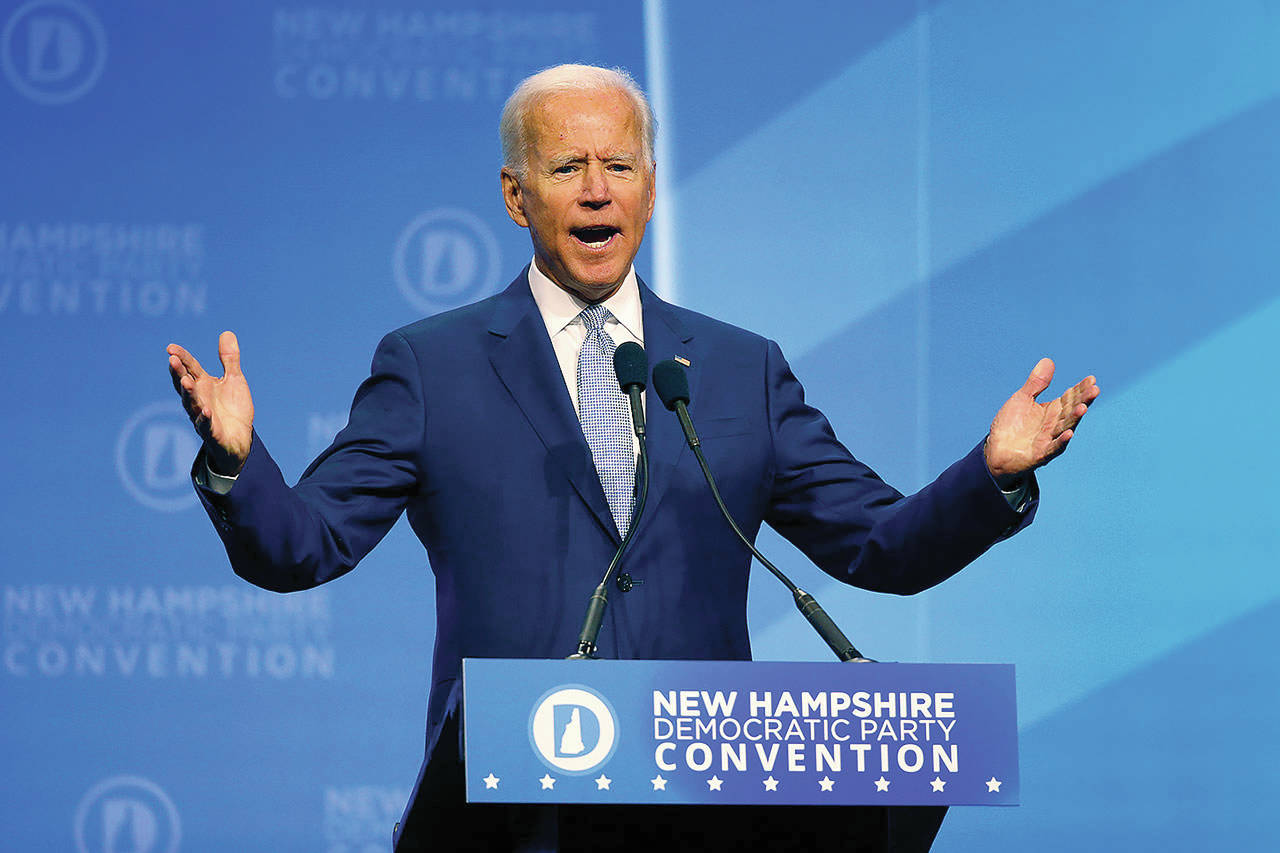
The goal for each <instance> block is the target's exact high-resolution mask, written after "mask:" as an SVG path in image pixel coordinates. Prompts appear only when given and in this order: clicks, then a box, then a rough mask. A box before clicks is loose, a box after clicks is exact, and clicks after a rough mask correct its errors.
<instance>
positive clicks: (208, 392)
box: [166, 332, 253, 475]
mask: <svg viewBox="0 0 1280 853" xmlns="http://www.w3.org/2000/svg"><path fill="white" fill-rule="evenodd" d="M166 351H167V352H168V353H169V375H170V376H171V377H172V378H173V387H174V390H175V391H177V392H178V394H179V395H180V396H181V397H182V405H183V408H185V409H186V410H187V416H188V417H190V418H191V423H192V424H194V425H195V428H196V432H198V433H199V434H200V437H201V438H202V439H204V446H205V450H206V452H207V453H208V454H209V465H210V467H211V468H212V469H213V470H214V471H215V472H216V473H218V474H226V475H233V474H239V473H240V469H241V468H243V467H244V462H245V460H246V459H248V458H249V446H250V444H251V443H252V442H253V397H251V396H250V395H249V383H248V382H246V381H245V378H244V374H243V373H241V372H240V344H239V342H238V341H237V340H236V336H235V333H233V332H223V333H222V334H221V335H220V336H219V337H218V359H219V360H220V361H221V362H222V376H221V377H215V376H211V375H209V374H208V373H206V372H205V370H204V368H203V367H201V366H200V362H198V361H196V358H195V356H193V355H192V354H191V353H189V352H187V351H186V350H185V349H183V348H182V347H180V346H178V345H177V344H169V346H168V347H167V349H166Z"/></svg>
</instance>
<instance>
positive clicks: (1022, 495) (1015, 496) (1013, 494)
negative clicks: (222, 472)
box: [210, 472, 1031, 512]
mask: <svg viewBox="0 0 1280 853" xmlns="http://www.w3.org/2000/svg"><path fill="white" fill-rule="evenodd" d="M210 473H212V472H210ZM214 476H215V477H217V476H218V475H217V474H214ZM224 479H227V478H224ZM229 479H231V480H232V481H234V480H235V478H234V477H232V478H229ZM230 488H231V487H230V486H227V489H228V490H230ZM1029 491H1031V478H1030V477H1023V478H1022V480H1021V482H1019V483H1018V485H1016V486H1014V487H1013V488H1012V489H1008V490H1006V489H1000V494H1002V495H1004V499H1005V500H1007V501H1008V502H1009V508H1010V509H1012V510H1013V511H1014V512H1022V511H1023V510H1024V509H1026V508H1027V493H1028V492H1029ZM220 494H226V493H225V492H222V493H220Z"/></svg>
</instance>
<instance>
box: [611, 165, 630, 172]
mask: <svg viewBox="0 0 1280 853" xmlns="http://www.w3.org/2000/svg"><path fill="white" fill-rule="evenodd" d="M609 170H610V171H613V172H630V171H631V167H630V166H628V165H627V164H626V163H613V164H610V166H609Z"/></svg>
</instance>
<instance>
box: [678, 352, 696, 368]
mask: <svg viewBox="0 0 1280 853" xmlns="http://www.w3.org/2000/svg"><path fill="white" fill-rule="evenodd" d="M676 361H678V362H680V363H681V364H683V365H684V366H685V367H693V365H692V364H691V363H690V361H689V359H687V358H685V357H684V356H682V355H678V356H676Z"/></svg>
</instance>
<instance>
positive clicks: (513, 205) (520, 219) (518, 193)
mask: <svg viewBox="0 0 1280 853" xmlns="http://www.w3.org/2000/svg"><path fill="white" fill-rule="evenodd" d="M502 203H503V204H505V205H506V206H507V216H510V217H511V221H512V222H514V223H515V224H517V225H519V226H520V227H521V228H528V227H529V218H528V217H527V216H525V215H524V191H523V190H522V189H521V187H520V179H519V178H517V177H516V176H515V173H514V172H512V171H511V170H510V169H506V168H504V169H503V170H502Z"/></svg>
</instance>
